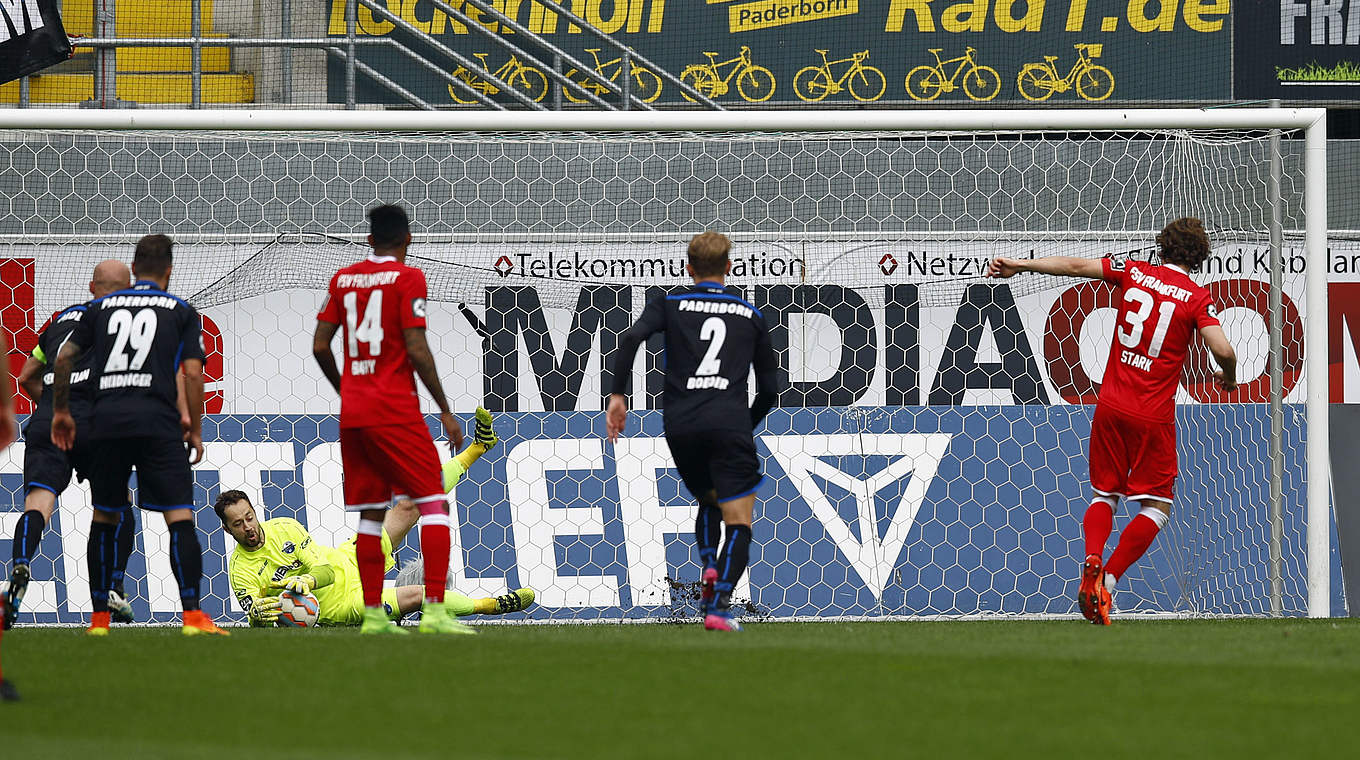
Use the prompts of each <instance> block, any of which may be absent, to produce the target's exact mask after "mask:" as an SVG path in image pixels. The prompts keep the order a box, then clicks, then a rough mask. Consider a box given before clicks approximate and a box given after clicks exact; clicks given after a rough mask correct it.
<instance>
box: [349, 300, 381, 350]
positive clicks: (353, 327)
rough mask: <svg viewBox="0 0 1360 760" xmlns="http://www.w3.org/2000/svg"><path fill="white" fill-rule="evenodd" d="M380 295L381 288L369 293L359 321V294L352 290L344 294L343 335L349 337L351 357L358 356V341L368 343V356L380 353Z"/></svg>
mask: <svg viewBox="0 0 1360 760" xmlns="http://www.w3.org/2000/svg"><path fill="white" fill-rule="evenodd" d="M382 295H383V292H382V291H381V290H375V291H373V293H372V294H371V295H369V297H368V305H367V306H365V307H364V318H363V320H362V321H360V319H359V294H358V293H356V292H354V291H352V290H351V291H350V292H348V293H346V294H345V300H344V303H345V335H346V336H348V337H349V357H350V358H351V359H357V358H358V357H359V344H360V343H367V344H368V355H369V356H377V355H378V354H380V353H382V341H383V326H382Z"/></svg>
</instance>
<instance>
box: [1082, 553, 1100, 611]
mask: <svg viewBox="0 0 1360 760" xmlns="http://www.w3.org/2000/svg"><path fill="white" fill-rule="evenodd" d="M1103 570H1104V564H1103V563H1102V562H1101V560H1100V555H1098V554H1088V555H1086V562H1084V563H1083V564H1082V566H1081V588H1080V589H1078V590H1077V606H1079V607H1081V614H1082V617H1085V618H1086V619H1087V620H1089V621H1091V622H1092V623H1094V622H1096V615H1097V614H1098V612H1097V611H1098V610H1099V608H1100V591H1101V590H1104V588H1105V584H1104V583H1102V582H1101V579H1102V578H1104V576H1105V573H1104V572H1103Z"/></svg>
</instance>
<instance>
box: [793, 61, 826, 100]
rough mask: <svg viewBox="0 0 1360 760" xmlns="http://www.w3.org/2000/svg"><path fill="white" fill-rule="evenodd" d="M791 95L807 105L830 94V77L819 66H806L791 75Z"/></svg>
mask: <svg viewBox="0 0 1360 760" xmlns="http://www.w3.org/2000/svg"><path fill="white" fill-rule="evenodd" d="M793 94H794V95H797V96H798V97H799V98H801V99H802V100H806V101H807V102H809V103H816V102H817V101H819V100H825V99H826V96H827V95H830V94H831V77H830V76H829V75H828V74H827V73H826V70H825V69H823V68H822V67H821V66H808V67H807V68H804V69H799V70H798V73H797V74H794V75H793Z"/></svg>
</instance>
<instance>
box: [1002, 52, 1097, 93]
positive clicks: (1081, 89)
mask: <svg viewBox="0 0 1360 760" xmlns="http://www.w3.org/2000/svg"><path fill="white" fill-rule="evenodd" d="M1072 47H1074V48H1076V50H1077V62H1076V63H1074V64H1072V69H1071V71H1068V72H1067V76H1065V77H1059V76H1058V67H1057V66H1054V65H1053V62H1054V61H1056V60H1058V56H1056V55H1046V56H1044V62H1043V63H1027V64H1025V65H1024V66H1022V67H1021V68H1020V75H1019V76H1018V77H1017V78H1016V81H1015V86H1016V87H1017V88H1018V89H1019V90H1020V95H1021V96H1022V97H1024V98H1025V100H1047V99H1048V98H1050V97H1052V95H1053V93H1055V92H1067V91H1068V90H1070V89H1072V88H1073V87H1075V88H1076V90H1077V94H1078V95H1080V96H1081V97H1082V98H1084V99H1086V100H1104V99H1106V98H1108V97H1110V95H1111V94H1112V93H1113V92H1114V74H1113V73H1112V72H1111V71H1110V70H1109V69H1107V68H1105V67H1104V66H1100V65H1098V64H1094V63H1091V60H1092V59H1094V58H1099V57H1100V53H1101V49H1102V48H1103V47H1104V45H1101V44H1094V45H1093V44H1077V45H1073V46H1072Z"/></svg>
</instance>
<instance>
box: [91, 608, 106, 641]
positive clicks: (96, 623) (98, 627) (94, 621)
mask: <svg viewBox="0 0 1360 760" xmlns="http://www.w3.org/2000/svg"><path fill="white" fill-rule="evenodd" d="M85 635H86V636H107V635H109V613H107V612H96V613H93V614H91V615H90V627H89V628H86V629H85Z"/></svg>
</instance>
